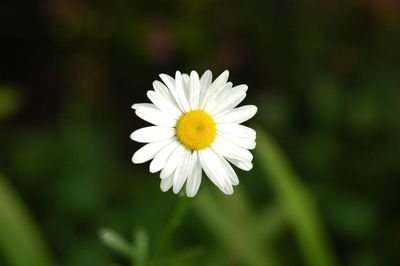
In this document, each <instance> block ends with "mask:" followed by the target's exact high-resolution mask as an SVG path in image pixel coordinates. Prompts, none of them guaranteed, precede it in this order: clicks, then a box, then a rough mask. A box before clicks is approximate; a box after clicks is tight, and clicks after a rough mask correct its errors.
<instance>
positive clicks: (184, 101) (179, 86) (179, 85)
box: [175, 71, 190, 112]
mask: <svg viewBox="0 0 400 266" xmlns="http://www.w3.org/2000/svg"><path fill="white" fill-rule="evenodd" d="M175 88H176V92H177V95H178V97H179V102H180V103H181V106H182V108H183V110H184V111H185V112H187V111H189V110H190V106H189V102H188V98H187V96H186V93H185V89H184V87H183V80H182V74H181V72H179V71H176V74H175Z"/></svg>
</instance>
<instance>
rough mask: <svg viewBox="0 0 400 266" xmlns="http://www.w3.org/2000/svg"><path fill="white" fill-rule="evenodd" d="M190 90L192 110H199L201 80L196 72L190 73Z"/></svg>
mask: <svg viewBox="0 0 400 266" xmlns="http://www.w3.org/2000/svg"><path fill="white" fill-rule="evenodd" d="M189 88H190V90H189V102H190V107H191V109H192V110H196V109H198V108H199V99H200V92H201V91H200V89H201V88H200V80H199V75H198V74H197V72H196V71H192V72H191V73H190V87H189Z"/></svg>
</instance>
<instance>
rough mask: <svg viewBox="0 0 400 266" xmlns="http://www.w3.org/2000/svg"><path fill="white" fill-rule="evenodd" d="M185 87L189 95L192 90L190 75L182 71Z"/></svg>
mask: <svg viewBox="0 0 400 266" xmlns="http://www.w3.org/2000/svg"><path fill="white" fill-rule="evenodd" d="M182 80H183V88H184V89H185V93H186V95H189V90H190V77H189V75H188V74H186V73H182Z"/></svg>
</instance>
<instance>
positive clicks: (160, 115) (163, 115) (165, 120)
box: [135, 106, 176, 127]
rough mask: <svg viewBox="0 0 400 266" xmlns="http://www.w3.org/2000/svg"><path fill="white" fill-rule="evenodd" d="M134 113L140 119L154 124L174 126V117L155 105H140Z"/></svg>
mask: <svg viewBox="0 0 400 266" xmlns="http://www.w3.org/2000/svg"><path fill="white" fill-rule="evenodd" d="M135 114H136V115H137V116H138V117H140V118H141V119H143V120H145V121H147V122H149V123H152V124H154V125H156V126H163V127H174V126H175V125H176V119H174V118H173V116H171V115H169V114H168V113H167V112H161V111H160V110H159V109H158V108H157V107H155V106H154V107H142V108H139V109H137V110H136V112H135Z"/></svg>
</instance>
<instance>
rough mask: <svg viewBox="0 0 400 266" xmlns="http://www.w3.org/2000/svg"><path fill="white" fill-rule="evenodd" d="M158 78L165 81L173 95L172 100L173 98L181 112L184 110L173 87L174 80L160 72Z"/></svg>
mask: <svg viewBox="0 0 400 266" xmlns="http://www.w3.org/2000/svg"><path fill="white" fill-rule="evenodd" d="M160 78H161V79H162V81H163V82H164V83H165V85H167V87H168V89H169V91H170V93H171V94H172V96H173V97H174V100H175V102H176V104H177V105H178V107H179V109H180V110H181V112H185V110H184V108H183V107H182V104H181V102H180V101H179V95H178V91H177V89H176V87H175V80H174V79H173V78H172V77H171V76H169V75H167V74H160Z"/></svg>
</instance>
